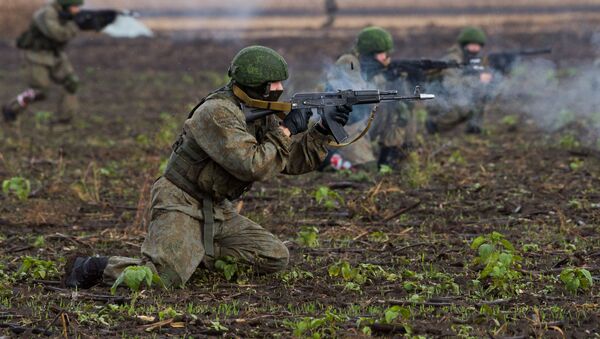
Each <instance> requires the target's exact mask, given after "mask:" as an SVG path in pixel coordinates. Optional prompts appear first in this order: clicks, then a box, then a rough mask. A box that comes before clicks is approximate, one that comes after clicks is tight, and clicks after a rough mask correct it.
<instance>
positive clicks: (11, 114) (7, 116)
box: [2, 105, 17, 122]
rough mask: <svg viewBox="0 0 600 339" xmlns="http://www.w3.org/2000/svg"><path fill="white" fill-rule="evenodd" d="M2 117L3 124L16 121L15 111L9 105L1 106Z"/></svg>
mask: <svg viewBox="0 0 600 339" xmlns="http://www.w3.org/2000/svg"><path fill="white" fill-rule="evenodd" d="M2 116H3V117H4V121H5V122H14V121H15V120H17V111H15V110H14V109H12V108H11V107H10V105H4V106H2Z"/></svg>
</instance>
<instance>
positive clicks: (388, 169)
mask: <svg viewBox="0 0 600 339" xmlns="http://www.w3.org/2000/svg"><path fill="white" fill-rule="evenodd" d="M393 172H394V169H392V166H390V165H381V167H379V174H381V175H389V174H392V173H393Z"/></svg>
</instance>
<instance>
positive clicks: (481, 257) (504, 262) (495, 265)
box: [471, 232, 522, 293]
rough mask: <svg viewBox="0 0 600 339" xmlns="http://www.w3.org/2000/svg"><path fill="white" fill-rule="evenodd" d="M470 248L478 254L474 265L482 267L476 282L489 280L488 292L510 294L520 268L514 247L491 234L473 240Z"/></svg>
mask: <svg viewBox="0 0 600 339" xmlns="http://www.w3.org/2000/svg"><path fill="white" fill-rule="evenodd" d="M471 248H472V249H474V250H477V253H478V257H477V258H475V264H476V265H483V266H484V268H483V269H482V270H481V271H480V272H479V276H478V280H482V279H488V278H489V279H490V280H491V285H490V287H489V289H488V291H489V292H491V291H493V290H498V291H500V292H502V293H508V292H512V291H513V290H514V287H515V285H514V282H515V281H516V280H517V279H518V278H520V277H521V273H519V272H518V271H517V270H516V269H518V268H520V264H519V262H520V261H521V260H522V259H521V257H519V256H518V255H516V254H515V248H514V246H513V245H512V244H511V243H510V242H509V241H508V240H506V239H505V237H504V235H502V234H501V233H498V232H492V233H491V234H489V235H487V236H479V237H477V238H475V239H474V240H473V242H472V243H471Z"/></svg>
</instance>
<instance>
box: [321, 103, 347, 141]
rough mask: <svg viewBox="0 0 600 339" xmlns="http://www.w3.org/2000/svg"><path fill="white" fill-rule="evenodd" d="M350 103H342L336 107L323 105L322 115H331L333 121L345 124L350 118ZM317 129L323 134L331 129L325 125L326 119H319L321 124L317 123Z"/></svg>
mask: <svg viewBox="0 0 600 339" xmlns="http://www.w3.org/2000/svg"><path fill="white" fill-rule="evenodd" d="M351 112H352V105H342V106H336V107H325V109H324V110H323V115H326V116H331V117H332V118H333V120H334V121H335V122H337V123H338V124H340V125H342V126H346V124H347V123H348V120H349V119H350V113H351ZM317 130H318V131H319V132H321V133H323V134H330V132H331V130H330V129H329V126H327V120H325V119H321V124H319V125H317Z"/></svg>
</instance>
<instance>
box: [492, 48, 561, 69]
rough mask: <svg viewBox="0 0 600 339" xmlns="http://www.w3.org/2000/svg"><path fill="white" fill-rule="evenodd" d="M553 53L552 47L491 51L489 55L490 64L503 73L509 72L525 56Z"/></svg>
mask: <svg viewBox="0 0 600 339" xmlns="http://www.w3.org/2000/svg"><path fill="white" fill-rule="evenodd" d="M549 53H552V49H551V48H539V49H523V50H518V51H511V52H499V53H490V54H488V56H487V63H488V65H489V66H490V67H491V68H493V69H495V70H497V71H498V72H500V73H502V74H508V73H510V71H511V70H512V68H513V66H514V64H515V63H516V62H517V61H518V60H519V58H520V57H523V56H532V55H540V54H549Z"/></svg>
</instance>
